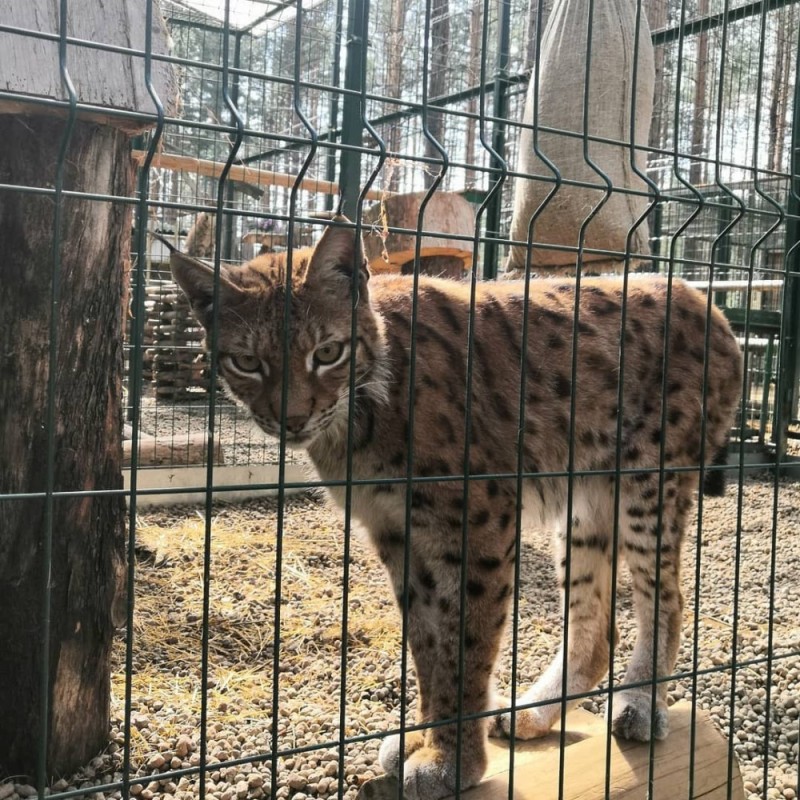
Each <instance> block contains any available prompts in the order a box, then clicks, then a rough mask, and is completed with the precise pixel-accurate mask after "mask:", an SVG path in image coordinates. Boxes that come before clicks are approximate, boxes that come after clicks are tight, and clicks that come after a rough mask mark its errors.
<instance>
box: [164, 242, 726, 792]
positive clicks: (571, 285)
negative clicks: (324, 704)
mask: <svg viewBox="0 0 800 800" xmlns="http://www.w3.org/2000/svg"><path fill="white" fill-rule="evenodd" d="M357 251H358V249H357V248H356V247H355V239H354V235H353V233H352V231H351V230H348V229H347V228H330V229H329V230H328V231H327V232H326V233H325V234H324V236H323V237H322V240H321V241H320V243H319V245H318V246H317V248H316V249H315V250H314V251H313V253H303V254H295V259H294V260H293V264H292V269H291V270H288V269H287V265H286V264H285V263H282V262H281V261H280V260H278V259H274V258H270V257H262V258H261V259H259V260H257V261H256V262H254V263H252V264H250V265H246V266H244V267H243V268H241V269H238V270H225V271H224V272H223V274H222V275H221V276H220V277H219V284H218V290H217V294H216V297H218V301H219V306H218V308H217V309H214V308H213V302H214V297H215V292H214V276H213V271H211V270H210V269H209V268H208V267H206V266H204V265H202V264H199V262H195V261H192V260H191V259H187V258H185V257H177V258H176V259H175V260H174V262H173V271H174V274H175V277H176V279H177V280H178V282H179V283H180V284H181V286H182V287H183V289H184V291H185V292H186V293H187V295H188V296H189V298H190V300H191V302H192V305H193V307H194V309H195V313H196V314H197V316H198V318H199V319H200V320H201V322H203V324H204V325H206V327H207V328H208V329H211V327H212V326H213V324H214V320H215V319H216V324H217V325H218V329H217V336H216V340H217V342H218V347H219V364H220V370H221V373H222V374H223V375H224V377H225V378H226V380H227V382H228V384H229V386H230V389H231V391H232V392H233V393H234V394H235V395H236V396H237V397H238V398H239V399H240V400H241V401H242V402H244V403H245V404H246V405H247V406H248V407H249V408H250V410H251V412H252V414H253V416H254V418H255V419H256V420H257V422H258V423H259V425H261V427H262V428H263V429H264V430H265V431H267V432H269V433H271V434H273V435H276V436H284V437H285V439H286V442H287V444H288V445H289V446H294V447H303V448H305V449H307V450H308V453H309V455H310V457H311V459H312V461H313V463H314V465H315V466H316V468H317V470H318V472H319V474H320V476H321V478H322V479H323V480H325V481H329V482H331V488H330V492H331V494H332V496H333V497H334V499H336V500H337V501H339V502H340V503H343V502H344V501H345V497H346V493H345V489H344V484H345V483H346V480H347V479H348V478H351V479H352V483H351V487H352V489H351V495H350V497H351V502H352V506H351V507H352V511H353V514H354V516H355V517H356V518H357V519H359V520H360V521H361V523H362V524H363V525H364V527H365V528H366V529H367V531H368V533H369V536H370V539H371V540H372V543H373V545H374V547H375V549H376V551H377V553H378V555H379V557H380V559H381V561H382V562H383V564H384V565H385V568H386V570H387V573H388V576H389V579H390V582H391V584H392V587H393V589H394V591H395V594H396V596H397V601H398V604H399V605H400V606H401V607H403V608H406V609H407V610H408V641H409V645H410V647H411V650H412V654H413V657H414V664H415V669H416V674H417V682H418V688H419V694H418V701H417V706H418V707H417V716H418V722H419V723H428V722H435V721H441V720H451V722H450V723H447V724H439V725H435V726H432V727H430V728H426V729H425V730H424V731H422V732H415V733H410V734H408V735H406V736H405V737H404V749H403V751H402V752H401V751H400V740H399V738H398V737H388V738H387V739H385V740H384V743H383V745H382V748H381V763H382V765H383V767H384V769H386V770H387V771H388V772H394V773H399V772H400V765H401V764H402V774H403V781H404V792H405V796H406V797H407V798H409V799H410V800H422V799H423V798H424V799H425V800H431V799H434V800H435V798H439V797H443V796H446V795H448V794H451V793H452V792H453V791H454V789H455V788H456V786H455V780H456V778H455V776H456V772H457V771H456V762H457V755H456V746H457V742H458V741H459V732H458V730H457V726H456V723H455V722H454V720H456V719H457V718H462V717H463V716H469V715H472V714H478V715H480V714H481V713H482V712H485V711H486V710H487V709H497V714H496V715H495V716H494V717H486V716H482V717H481V716H479V717H478V718H477V719H476V718H471V719H469V721H465V722H462V724H461V726H460V742H461V746H462V748H463V750H464V751H465V752H466V753H468V757H467V758H465V759H464V760H463V761H462V762H461V770H460V775H461V788H466V787H468V786H471V785H473V784H474V783H476V782H477V781H478V780H479V779H480V777H481V775H482V774H483V770H484V767H485V742H484V739H485V736H486V733H487V732H489V733H491V734H495V735H503V734H506V733H508V731H509V726H510V712H509V709H508V702H507V701H506V700H503V699H502V698H498V697H496V696H494V695H493V694H492V683H491V673H492V668H493V665H494V662H495V660H496V657H497V653H498V649H499V646H500V641H501V638H502V632H503V630H504V627H505V624H506V620H507V614H508V611H509V606H510V604H509V600H510V598H511V596H512V595H513V592H514V587H513V579H514V563H515V560H516V557H517V548H518V543H519V535H518V530H517V525H516V519H517V511H518V508H519V506H520V504H524V506H525V511H526V512H533V513H534V516H535V518H536V519H538V521H540V522H542V523H544V524H546V525H548V526H549V527H550V528H551V529H552V531H553V536H554V549H555V561H556V566H557V570H558V574H559V580H560V584H561V588H562V591H563V592H564V603H565V606H566V607H567V608H568V611H569V636H568V640H567V641H566V642H565V643H564V647H565V648H566V650H567V661H568V674H567V680H566V687H567V692H568V694H570V695H580V694H581V693H583V692H587V691H589V690H591V689H592V688H593V687H594V686H596V685H597V684H598V683H599V682H600V681H601V680H602V678H603V676H604V675H605V673H606V671H607V669H608V663H609V652H610V647H613V645H614V643H615V635H614V630H613V624H612V621H611V619H610V606H611V603H610V598H611V594H612V591H613V590H614V587H613V586H612V583H611V575H612V569H611V565H612V559H613V558H614V557H615V556H616V555H617V553H619V554H620V555H621V556H623V557H624V559H625V561H626V562H627V565H628V568H629V571H630V574H631V581H632V585H633V595H634V602H635V605H636V614H637V620H638V632H637V640H636V645H635V647H634V651H633V655H632V657H631V659H630V663H629V666H628V670H627V672H626V675H625V680H624V683H625V684H630V688H625V687H623V688H622V691H620V692H618V693H616V694H615V695H614V700H613V703H614V710H613V714H612V717H613V729H614V731H615V733H617V734H618V735H621V736H624V737H627V738H633V739H648V738H650V736H656V737H663V736H665V735H666V733H667V729H668V722H667V705H666V694H665V693H666V687H667V682H666V681H665V680H659V682H658V684H657V688H656V690H655V691H656V695H657V703H656V707H655V708H656V712H655V715H653V714H652V712H651V689H650V688H649V687H648V686H647V685H646V683H647V681H651V680H654V679H655V678H659V679H663V678H664V677H665V676H668V675H669V674H671V671H672V669H673V667H674V664H675V658H676V654H677V649H678V643H679V639H680V619H681V606H682V599H681V593H680V584H679V569H680V549H681V543H682V540H683V534H684V530H685V527H686V518H687V514H688V511H689V509H690V508H691V503H692V497H693V493H694V491H695V490H696V489H697V488H698V487H699V473H700V472H701V469H705V468H706V466H707V465H711V468H712V470H713V469H715V468H716V466H717V465H718V464H719V463H720V462H721V460H722V459H721V456H720V454H721V453H724V449H725V445H726V442H727V437H728V433H729V431H730V427H731V424H732V421H733V417H734V413H735V409H736V406H737V402H738V398H739V391H740V386H741V358H740V354H739V348H738V345H737V343H736V340H735V339H734V337H733V335H732V334H731V331H730V328H729V327H728V324H727V322H726V321H725V319H724V317H723V315H722V314H721V313H720V312H719V311H718V310H717V309H716V308H713V307H709V305H708V303H707V300H706V297H705V296H703V295H701V294H700V293H698V292H697V291H696V290H694V289H692V288H691V287H689V286H687V285H686V284H684V283H682V282H680V281H678V280H675V281H672V282H671V283H670V282H668V281H666V280H665V279H662V278H657V277H652V276H641V277H632V278H630V280H629V282H628V285H627V292H626V293H624V288H625V287H624V285H623V282H622V281H621V280H619V279H584V280H583V281H581V284H580V289H579V290H578V287H577V286H576V284H575V282H569V281H566V280H556V281H531V282H530V284H529V286H528V287H526V286H525V284H524V283H513V282H507V283H479V284H478V285H477V287H476V289H475V297H474V305H473V303H472V297H471V287H470V285H468V284H462V283H455V282H450V281H445V280H436V279H431V278H420V279H419V281H418V286H417V294H416V302H414V297H413V294H414V292H413V289H414V285H415V284H414V281H413V279H412V278H406V277H373V278H370V276H369V273H368V271H367V268H366V264H364V263H363V262H362V261H360V260H359V259H358V258H357V256H356V254H357ZM623 318H624V319H623ZM623 321H624V325H623ZM617 498H618V506H617ZM462 597H463V598H464V599H465V603H464V605H463V606H462V603H461V598H462ZM656 598H658V602H657V603H656ZM656 605H657V607H658V614H657V617H656V614H655V608H656ZM462 614H463V628H462ZM462 663H463V666H464V670H463V672H462V671H461V669H460V665H461V664H462ZM654 663H656V664H657V674H656V675H654V674H653V664H654ZM562 667H563V657H562V656H561V655H559V656H558V657H557V658H556V659H555V660H554V661H553V663H552V665H551V666H550V668H549V669H548V670H547V671H546V672H545V674H544V675H543V676H542V677H541V678H540V679H539V680H538V681H537V682H536V684H535V685H534V686H533V687H532V688H531V689H530V691H529V692H527V693H525V694H524V695H522V696H521V697H520V698H519V703H520V704H521V705H525V706H526V707H525V708H521V709H519V710H517V711H516V713H515V732H516V736H517V737H520V738H529V737H535V736H540V735H543V734H544V733H546V732H547V731H548V730H549V729H550V727H551V726H552V725H553V723H554V722H555V721H556V720H557V719H558V717H559V715H560V712H561V707H562V706H561V702H560V700H559V698H560V696H561V693H562V687H563V675H562Z"/></svg>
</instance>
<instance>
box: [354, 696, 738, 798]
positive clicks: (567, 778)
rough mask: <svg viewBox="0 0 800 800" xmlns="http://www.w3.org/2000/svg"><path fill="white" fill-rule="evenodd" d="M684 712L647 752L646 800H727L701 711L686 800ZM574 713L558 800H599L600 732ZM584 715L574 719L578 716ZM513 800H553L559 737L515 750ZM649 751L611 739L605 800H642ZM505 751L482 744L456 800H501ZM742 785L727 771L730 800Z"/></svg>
mask: <svg viewBox="0 0 800 800" xmlns="http://www.w3.org/2000/svg"><path fill="white" fill-rule="evenodd" d="M691 708H692V707H691V704H690V703H687V702H682V703H678V704H676V705H675V706H673V707H672V709H671V711H670V726H671V733H670V735H669V736H668V737H667V739H666V740H665V741H661V742H656V744H655V747H654V772H653V778H654V785H653V794H652V798H651V800H674V798H682V799H683V798H688V799H689V800H726V798H727V797H728V780H727V778H728V746H727V743H726V741H725V739H724V738H723V737H722V734H721V733H720V732H719V731H717V729H716V728H715V727H714V725H713V723H712V722H711V720H710V719H709V717H708V714H707V713H706V712H704V711H700V710H698V712H697V727H696V734H695V739H694V783H693V792H692V794H691V796H690V794H689V759H690V749H691V747H692V739H691ZM578 713H579V712H576V711H573V712H570V714H569V715H568V716H567V731H568V733H567V746H566V749H565V752H564V770H565V772H564V782H563V785H564V793H563V798H564V800H597V799H598V798H602V797H605V796H606V795H605V787H606V752H607V747H608V744H607V738H606V731H607V728H606V725H605V722H604V721H603V720H601V719H600V718H599V717H592V715H589V716H590V717H592V720H587V719H586V717H585V716H578ZM586 713H587V712H580V714H581V715H585V714H586ZM515 752H516V755H515V764H514V793H513V797H514V800H556V798H558V797H559V785H558V784H559V762H560V759H561V753H560V734H559V732H558V731H553V732H552V733H551V734H550V735H549V736H546V737H544V738H543V739H539V740H535V741H533V742H524V743H520V744H518V745H517V747H516V748H515ZM649 773H650V746H649V745H648V744H642V743H640V742H629V741H626V740H624V739H617V738H616V737H612V738H611V758H610V779H609V795H608V797H609V800H647V798H648V797H649V795H648V779H649ZM508 777H509V771H508V747H507V744H505V745H504V743H503V742H496V741H491V742H490V743H489V768H488V769H487V772H486V776H485V777H484V779H483V781H482V782H481V783H480V785H478V786H475V787H474V788H472V789H469V790H468V791H465V792H462V793H461V797H462V798H463V800H508V796H509V793H508ZM397 797H398V795H397V781H396V780H395V779H394V778H388V777H385V776H384V777H381V778H376V779H375V780H373V781H370V782H368V783H366V784H364V786H363V787H362V788H361V791H360V792H359V800H397ZM743 798H744V793H743V786H742V779H741V775H740V773H739V767H738V764H737V763H736V761H735V760H734V763H733V764H732V765H731V800H743Z"/></svg>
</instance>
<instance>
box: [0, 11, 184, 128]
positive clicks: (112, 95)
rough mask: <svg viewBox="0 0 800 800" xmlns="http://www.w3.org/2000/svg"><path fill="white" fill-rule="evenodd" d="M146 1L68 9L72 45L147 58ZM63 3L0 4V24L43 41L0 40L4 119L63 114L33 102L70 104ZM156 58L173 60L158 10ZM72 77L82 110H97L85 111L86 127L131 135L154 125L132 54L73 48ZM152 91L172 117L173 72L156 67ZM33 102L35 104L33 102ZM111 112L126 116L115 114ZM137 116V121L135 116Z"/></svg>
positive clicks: (5, 36)
mask: <svg viewBox="0 0 800 800" xmlns="http://www.w3.org/2000/svg"><path fill="white" fill-rule="evenodd" d="M146 5H147V2H146V0H115V2H105V3H70V5H69V13H68V15H67V19H66V32H67V35H68V36H70V37H75V38H77V39H86V40H89V41H102V42H105V43H107V44H109V45H112V46H116V47H125V48H131V49H135V50H139V51H144V48H145V20H146V17H145V10H146ZM59 6H60V4H59V0H25V2H17V3H15V2H11V8H10V9H9V3H8V0H3V2H0V18H2V19H3V22H6V23H11V24H12V25H15V26H17V27H20V28H25V29H28V30H32V31H38V32H39V33H40V34H41V36H22V35H20V34H15V33H7V32H0V95H12V96H10V97H9V96H5V97H3V96H0V114H50V113H56V114H59V115H60V114H63V113H64V112H65V111H66V108H67V104H66V102H64V104H63V105H61V106H59V105H55V104H52V103H50V104H47V105H44V104H41V103H34V102H31V101H33V100H35V99H36V98H47V99H48V100H60V101H67V100H68V94H67V91H66V89H65V87H64V82H63V80H62V78H61V70H60V69H59V60H58V44H59V43H58V34H59V31H60V11H59ZM152 52H153V53H154V54H156V55H166V54H168V52H169V45H168V37H167V33H166V28H165V26H164V21H163V18H162V16H161V11H160V10H159V6H158V3H157V2H156V3H155V5H154V7H153V37H152ZM67 68H68V70H69V77H70V79H71V81H72V84H73V86H74V87H75V92H76V94H77V96H78V102H79V103H81V104H88V105H92V106H96V107H97V108H94V109H91V110H88V109H85V108H84V109H81V110H80V112H79V116H80V118H81V119H84V120H89V121H93V122H98V123H100V124H102V125H109V126H112V127H115V128H118V129H119V130H123V131H125V132H127V133H129V134H135V133H140V132H141V131H143V130H146V129H147V128H149V127H151V126H152V125H153V124H154V121H155V120H154V115H155V112H156V108H155V105H154V104H153V100H152V98H151V97H150V93H149V92H148V90H147V85H146V83H145V70H144V58H143V57H142V56H137V55H133V54H130V53H120V52H110V51H108V50H103V49H99V48H94V47H76V46H75V45H72V46H70V47H69V52H68V57H67ZM152 80H153V87H154V89H155V91H156V93H157V95H158V97H159V98H160V100H161V102H162V103H163V104H164V107H165V111H166V114H167V116H171V115H173V114H174V113H175V109H176V100H177V96H178V92H177V89H178V80H177V75H176V72H175V70H174V69H173V67H172V65H171V64H169V63H167V62H164V61H159V60H157V59H153V61H152ZM28 98H30V100H29V99H28ZM114 109H118V110H120V111H125V112H133V113H127V114H125V115H123V116H120V115H115V114H113V113H112V111H113V110H114ZM137 115H139V116H137Z"/></svg>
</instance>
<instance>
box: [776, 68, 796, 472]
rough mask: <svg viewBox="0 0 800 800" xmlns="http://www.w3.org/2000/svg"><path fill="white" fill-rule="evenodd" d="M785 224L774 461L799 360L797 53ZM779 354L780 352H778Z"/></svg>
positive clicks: (782, 443) (781, 447)
mask: <svg viewBox="0 0 800 800" xmlns="http://www.w3.org/2000/svg"><path fill="white" fill-rule="evenodd" d="M786 206H787V211H788V214H789V216H788V219H787V220H786V238H785V244H784V253H786V264H785V268H786V273H785V275H786V278H785V281H786V282H785V285H784V289H783V307H782V311H781V333H782V337H781V342H780V350H779V365H780V366H779V371H778V386H779V387H780V397H777V398H776V406H777V414H778V420H777V422H778V424H777V425H776V428H777V430H776V431H775V434H774V438H775V444H776V457H777V458H778V459H779V460H781V459H782V458H783V457H784V455H785V454H786V440H787V436H788V429H789V423H790V422H791V420H792V417H793V416H794V410H795V409H796V408H797V401H798V397H797V390H798V386H797V378H798V369H799V368H800V364H798V359H799V358H800V346H798V335H800V244H798V243H800V53H798V56H797V64H796V69H795V82H794V112H793V115H792V145H791V156H790V167H789V192H788V200H787V204H786ZM781 351H782V352H781Z"/></svg>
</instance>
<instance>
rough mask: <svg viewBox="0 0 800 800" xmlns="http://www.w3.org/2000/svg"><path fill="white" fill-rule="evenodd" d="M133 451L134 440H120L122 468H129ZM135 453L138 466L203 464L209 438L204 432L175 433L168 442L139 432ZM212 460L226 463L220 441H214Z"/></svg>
mask: <svg viewBox="0 0 800 800" xmlns="http://www.w3.org/2000/svg"><path fill="white" fill-rule="evenodd" d="M132 453H133V441H132V440H130V439H125V440H124V441H123V442H122V466H123V467H130V465H131V455H132ZM138 454H139V458H138V462H137V464H138V466H140V467H162V466H187V465H203V464H205V463H206V457H207V455H208V439H207V438H206V436H205V434H203V433H190V434H189V435H188V436H176V437H175V438H173V439H169V440H167V441H165V440H164V439H158V438H156V437H155V436H150V435H148V434H141V435H140V436H139V450H138ZM214 463H215V464H224V463H225V452H224V450H223V448H222V444H221V442H220V441H219V440H217V441H216V442H215V444H214Z"/></svg>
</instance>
